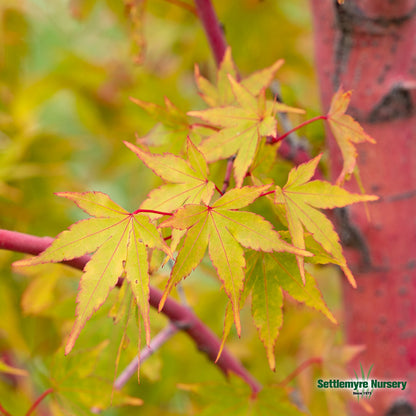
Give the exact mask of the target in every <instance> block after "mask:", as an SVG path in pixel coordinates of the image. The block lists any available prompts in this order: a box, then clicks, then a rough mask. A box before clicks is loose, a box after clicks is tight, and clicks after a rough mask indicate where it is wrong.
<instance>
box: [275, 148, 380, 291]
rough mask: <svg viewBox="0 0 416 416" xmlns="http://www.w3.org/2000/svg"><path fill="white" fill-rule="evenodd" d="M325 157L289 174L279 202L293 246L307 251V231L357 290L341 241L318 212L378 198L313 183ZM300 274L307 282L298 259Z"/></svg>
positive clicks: (301, 258) (319, 157) (277, 198)
mask: <svg viewBox="0 0 416 416" xmlns="http://www.w3.org/2000/svg"><path fill="white" fill-rule="evenodd" d="M320 159H321V155H319V156H317V157H315V158H314V159H312V160H311V161H309V162H307V163H303V164H301V165H299V166H298V167H297V168H293V169H292V170H291V171H290V172H289V177H288V180H287V183H286V185H285V186H284V187H283V188H280V187H279V186H276V192H275V202H276V204H283V206H284V208H285V213H286V219H287V223H288V228H289V232H290V235H291V237H292V242H293V244H294V245H295V246H296V247H299V248H305V236H304V228H305V229H306V230H307V231H309V232H310V233H311V234H312V236H313V238H314V239H315V240H316V241H317V242H318V243H319V244H320V245H321V246H322V247H323V249H324V250H325V251H326V252H328V253H329V254H331V256H332V257H333V258H334V259H335V260H336V261H337V264H339V265H340V267H341V269H342V270H343V271H344V273H345V275H346V276H347V278H348V280H349V281H350V283H351V285H352V286H353V287H356V283H355V280H354V277H353V275H352V273H351V271H350V269H349V268H348V266H347V262H346V260H345V257H344V255H343V253H342V247H341V244H340V242H339V237H338V234H337V233H336V231H335V230H334V227H333V225H332V223H331V221H330V220H329V219H328V218H327V217H326V216H325V215H324V214H323V213H322V212H320V211H318V210H317V209H316V208H335V207H345V206H346V205H350V204H353V203H356V202H362V201H375V200H376V199H378V197H377V196H375V195H359V194H353V193H350V192H348V191H346V190H345V189H342V188H340V187H339V186H336V185H331V184H330V183H329V182H325V181H320V180H314V181H310V179H311V178H312V176H313V175H314V173H315V170H316V167H317V166H318V163H319V160H320ZM297 261H298V265H299V270H300V272H301V275H302V279H303V281H304V282H305V271H304V262H303V257H301V256H298V257H297Z"/></svg>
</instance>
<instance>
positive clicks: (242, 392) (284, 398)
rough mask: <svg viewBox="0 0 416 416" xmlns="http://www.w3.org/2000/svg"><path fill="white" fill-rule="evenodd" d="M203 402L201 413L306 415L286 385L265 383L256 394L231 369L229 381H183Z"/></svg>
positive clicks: (184, 386) (202, 415)
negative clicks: (193, 382) (296, 403)
mask: <svg viewBox="0 0 416 416" xmlns="http://www.w3.org/2000/svg"><path fill="white" fill-rule="evenodd" d="M180 387H181V388H182V389H183V390H187V391H189V392H191V393H193V395H195V396H196V398H197V399H198V401H199V402H202V403H203V405H204V408H203V410H202V412H200V413H198V414H200V415H201V416H218V415H232V416H254V415H255V416H269V415H285V416H302V415H303V416H305V413H303V412H301V411H300V410H299V409H298V408H297V407H296V406H295V405H294V404H293V403H291V401H290V400H289V398H288V393H287V391H286V390H285V389H284V388H282V387H274V386H265V387H264V388H262V389H261V391H260V392H258V393H257V394H256V395H255V396H254V395H253V392H252V391H251V389H250V387H249V386H248V385H247V383H245V382H244V381H243V380H241V378H239V377H237V376H236V375H235V374H232V373H230V375H229V377H228V378H227V380H226V381H222V382H218V383H200V384H191V385H181V386H180Z"/></svg>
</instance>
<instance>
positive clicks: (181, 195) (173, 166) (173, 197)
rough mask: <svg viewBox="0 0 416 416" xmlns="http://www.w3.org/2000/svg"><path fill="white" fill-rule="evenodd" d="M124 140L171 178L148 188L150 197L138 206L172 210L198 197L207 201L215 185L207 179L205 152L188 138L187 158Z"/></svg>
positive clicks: (130, 147)
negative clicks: (153, 151) (137, 145)
mask: <svg viewBox="0 0 416 416" xmlns="http://www.w3.org/2000/svg"><path fill="white" fill-rule="evenodd" d="M124 143H125V145H126V146H127V147H128V148H129V149H130V150H132V151H133V152H134V153H136V155H137V156H138V157H139V158H140V160H141V161H142V162H143V163H144V164H145V165H146V166H147V167H148V168H150V169H152V170H153V172H154V173H155V174H156V175H158V176H159V177H161V178H162V179H163V180H165V181H167V182H170V183H169V184H165V185H162V186H160V187H159V188H157V189H155V190H153V191H152V192H150V194H149V197H148V198H147V199H146V200H145V201H144V202H143V203H142V205H141V206H140V208H141V209H153V210H158V211H163V212H172V211H174V210H175V209H177V208H179V207H181V206H183V205H185V204H198V203H199V202H201V201H202V202H203V203H204V204H208V202H209V201H210V199H211V197H212V194H213V193H214V189H215V185H214V183H213V182H211V181H210V180H208V173H209V171H208V166H207V162H206V161H205V159H204V156H203V155H202V153H201V152H200V151H199V150H198V149H197V148H196V146H195V145H194V144H193V143H192V141H191V140H190V139H189V138H188V141H187V156H188V160H184V159H182V158H180V157H178V156H175V155H173V154H171V153H165V154H163V155H158V154H152V153H148V152H145V151H144V150H141V149H140V148H138V147H136V146H135V145H133V144H131V143H128V142H124Z"/></svg>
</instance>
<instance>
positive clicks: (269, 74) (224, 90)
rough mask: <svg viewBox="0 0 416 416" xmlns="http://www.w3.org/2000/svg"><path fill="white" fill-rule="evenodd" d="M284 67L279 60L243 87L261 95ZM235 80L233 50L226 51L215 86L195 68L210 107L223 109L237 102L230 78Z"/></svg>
mask: <svg viewBox="0 0 416 416" xmlns="http://www.w3.org/2000/svg"><path fill="white" fill-rule="evenodd" d="M282 65H283V59H279V60H278V61H276V62H275V63H274V64H273V65H271V66H269V67H268V68H265V69H262V70H260V71H256V72H254V73H253V74H251V75H249V76H248V77H246V78H244V79H243V80H242V81H241V85H242V86H243V87H245V88H247V90H248V91H249V92H250V93H251V94H253V95H259V94H260V92H261V90H264V89H265V88H267V87H268V86H269V85H270V83H271V82H272V81H273V79H274V77H275V75H276V72H277V70H278V69H279V68H280V67H281V66H282ZM229 75H231V76H232V77H233V78H234V79H237V78H238V73H237V69H236V65H235V63H234V61H233V58H232V55H231V48H230V47H228V48H227V50H226V51H225V54H224V58H223V60H222V61H221V64H220V66H219V68H218V71H217V78H216V85H213V84H212V83H211V82H209V81H208V80H207V79H206V78H204V77H203V76H202V75H201V74H200V71H199V67H198V66H195V80H196V83H197V85H198V89H199V91H200V95H201V97H202V98H203V100H204V101H205V102H206V103H207V104H208V105H209V106H210V107H221V106H225V105H230V104H233V103H234V102H235V96H234V94H233V90H232V88H231V84H230V81H229V80H228V76H229Z"/></svg>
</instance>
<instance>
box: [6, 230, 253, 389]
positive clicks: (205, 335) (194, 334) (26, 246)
mask: <svg viewBox="0 0 416 416" xmlns="http://www.w3.org/2000/svg"><path fill="white" fill-rule="evenodd" d="M53 240H54V239H53V238H50V237H35V236H32V235H28V234H23V233H18V232H15V231H8V230H0V249H4V250H11V251H16V252H19V253H26V254H33V255H37V254H39V253H41V252H42V251H44V250H45V249H46V248H47V247H49V245H50V244H51V243H52V241H53ZM89 260H90V256H82V257H79V258H77V259H73V260H70V261H65V262H63V263H65V264H67V265H68V266H71V267H74V268H76V269H79V270H83V269H84V267H85V265H86V264H87V263H88V261H89ZM161 299H162V292H160V291H159V290H158V289H156V288H154V287H150V297H149V303H150V305H151V306H152V307H153V308H156V309H157V308H158V306H159V302H160V300H161ZM161 312H162V313H163V314H165V315H166V316H167V317H168V318H169V319H170V320H171V322H172V323H174V324H175V325H176V326H177V327H178V328H180V329H182V330H183V331H185V332H186V333H187V334H188V335H189V336H190V337H191V338H192V339H193V340H194V342H195V344H196V346H197V348H198V349H199V350H200V351H202V352H204V353H206V354H207V356H208V358H209V359H210V360H211V361H212V362H214V363H216V364H217V365H218V367H219V368H220V369H221V370H222V371H223V372H224V373H225V374H228V373H229V372H233V373H235V374H237V375H238V376H240V377H241V378H242V379H243V380H244V381H245V382H247V384H248V385H249V386H250V387H251V389H252V391H253V392H254V393H255V392H258V391H259V390H260V389H261V385H260V384H259V382H258V381H257V380H256V379H255V378H254V377H253V376H252V375H251V374H250V373H249V372H248V371H247V370H246V369H245V368H244V367H243V366H242V364H241V363H240V362H239V361H238V360H237V359H236V358H235V357H234V356H233V355H232V354H230V352H229V351H228V350H227V349H225V348H224V350H223V352H222V355H221V358H220V359H219V360H218V361H215V360H216V358H217V354H218V351H219V349H220V346H221V341H220V340H219V339H218V337H217V336H216V335H215V334H214V333H213V332H212V331H211V330H210V329H209V328H207V327H206V326H205V324H204V323H202V322H201V321H200V320H199V319H198V318H197V316H196V315H195V314H194V313H193V312H192V311H191V310H190V309H188V308H187V307H186V306H183V305H181V304H179V303H178V302H176V301H175V300H173V299H171V298H168V299H167V300H166V302H165V305H164V307H163V309H162V311H161Z"/></svg>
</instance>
